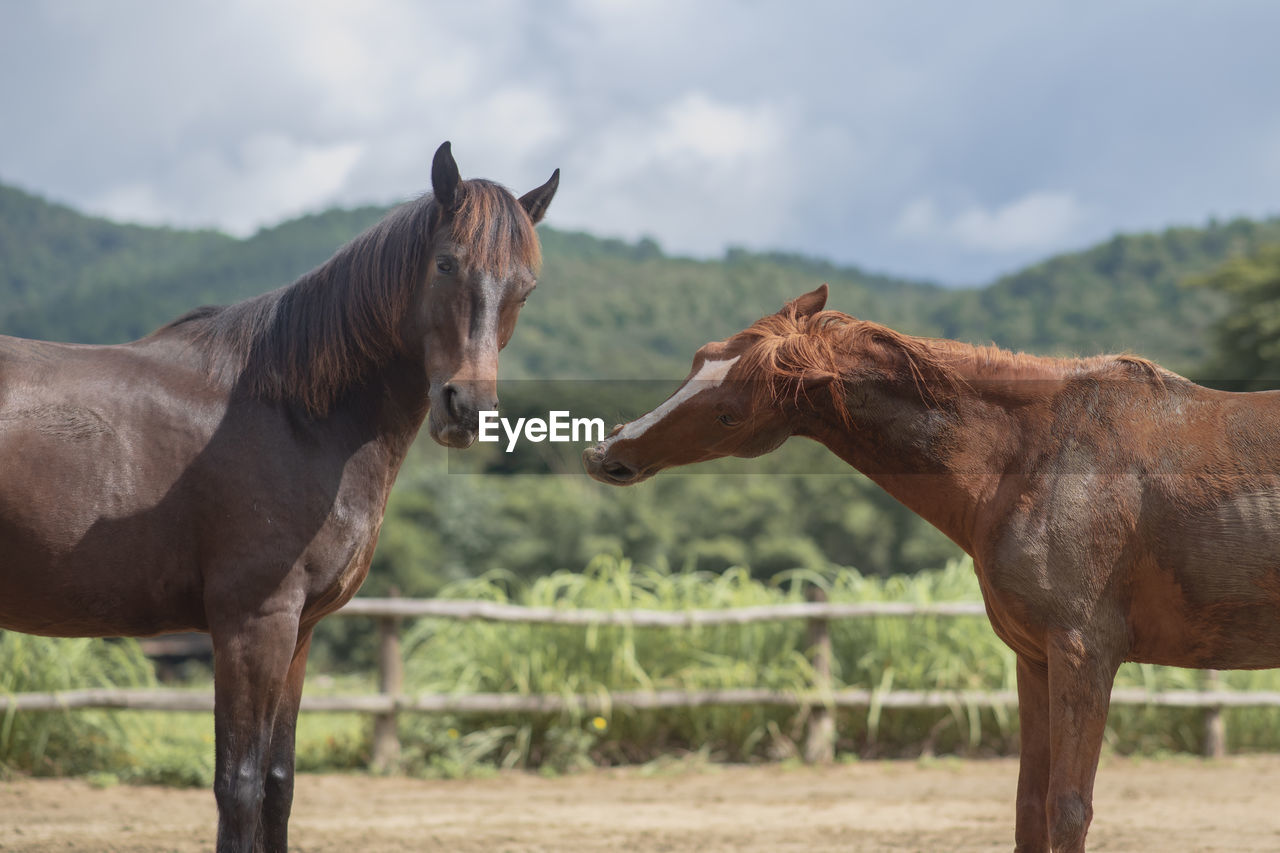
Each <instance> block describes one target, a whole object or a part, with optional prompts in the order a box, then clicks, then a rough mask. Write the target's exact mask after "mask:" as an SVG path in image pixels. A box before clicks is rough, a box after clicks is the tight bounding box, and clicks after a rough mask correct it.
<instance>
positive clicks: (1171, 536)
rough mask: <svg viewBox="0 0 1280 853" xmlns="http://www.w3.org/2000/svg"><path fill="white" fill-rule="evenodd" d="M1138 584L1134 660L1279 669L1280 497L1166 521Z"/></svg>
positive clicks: (1234, 501) (1263, 496)
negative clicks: (1277, 667)
mask: <svg viewBox="0 0 1280 853" xmlns="http://www.w3.org/2000/svg"><path fill="white" fill-rule="evenodd" d="M1156 535H1157V536H1158V540H1157V541H1158V544H1157V545H1156V547H1155V548H1154V549H1153V556H1152V557H1151V558H1150V559H1142V560H1139V561H1138V563H1137V565H1135V567H1134V572H1133V576H1132V580H1131V585H1130V591H1131V595H1130V602H1131V603H1130V612H1129V617H1130V625H1131V627H1132V630H1133V635H1134V637H1133V652H1132V657H1133V659H1135V660H1142V661H1144V662H1150V663H1164V664H1172V665H1177V666H1198V667H1212V668H1216V669H1260V668H1270V667H1276V666H1280V491H1272V490H1267V491H1260V492H1255V493H1252V494H1245V495H1238V496H1234V497H1231V498H1229V499H1225V500H1222V501H1220V502H1218V503H1217V504H1216V505H1214V506H1213V507H1211V508H1208V509H1206V510H1202V511H1198V512H1188V513H1185V514H1183V515H1181V516H1180V517H1175V518H1169V519H1166V520H1165V521H1164V522H1163V523H1162V524H1161V525H1160V530H1159V531H1158V533H1157V534H1156Z"/></svg>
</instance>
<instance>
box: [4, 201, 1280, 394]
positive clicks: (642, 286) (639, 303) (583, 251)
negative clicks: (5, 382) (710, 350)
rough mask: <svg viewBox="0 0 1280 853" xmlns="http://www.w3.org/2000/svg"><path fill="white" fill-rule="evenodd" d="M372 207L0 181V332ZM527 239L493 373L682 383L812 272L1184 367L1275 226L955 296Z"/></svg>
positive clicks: (168, 279)
mask: <svg viewBox="0 0 1280 853" xmlns="http://www.w3.org/2000/svg"><path fill="white" fill-rule="evenodd" d="M384 212H385V209H382V208H373V207H366V208H359V209H355V210H336V209H335V210H331V211H328V212H325V213H322V214H318V215H314V216H306V217H303V218H300V219H296V220H292V221H289V222H286V223H284V224H282V225H279V226H277V227H274V228H269V229H265V230H263V231H260V232H259V233H257V234H255V235H254V236H252V237H249V238H247V239H235V238H232V237H229V236H227V235H224V234H221V233H218V232H215V231H182V230H174V229H168V228H148V227H141V226H133V225H119V224H115V223H112V222H108V221H106V220H103V219H98V218H93V217H88V216H84V215H81V214H79V213H77V212H75V211H74V210H71V209H70V208H67V207H63V206H60V205H55V204H51V203H49V202H46V201H44V200H42V199H40V198H37V197H35V196H32V195H29V194H27V193H24V192H22V191H20V190H17V189H13V188H9V187H3V186H0V332H4V333H7V334H15V335H22V336H26V337H40V338H48V339H55V340H73V341H81V342H87V343H103V342H119V341H125V340H131V339H134V338H137V337H140V336H142V335H145V334H146V333H147V332H149V331H151V330H152V329H154V328H156V327H157V326H160V325H161V324H163V323H165V322H166V321H168V320H170V319H172V318H173V317H175V316H177V315H179V314H181V313H183V312H184V311H186V310H188V309H190V308H192V307H194V306H196V305H201V304H211V303H226V302H231V301H235V300H238V299H242V298H245V297H247V296H251V295H254V294H256V293H261V292H263V291H265V290H269V289H271V288H274V287H278V286H280V285H282V284H287V283H288V282H290V281H292V280H293V279H294V278H295V277H297V276H298V275H300V274H301V273H303V272H305V271H306V270H308V269H310V268H312V267H314V266H316V265H317V264H319V263H321V262H323V261H324V260H325V259H326V258H327V257H329V255H330V254H332V252H333V251H334V250H335V249H336V248H337V247H338V246H340V245H341V244H343V243H344V242H346V241H347V240H348V239H350V238H351V237H353V236H354V235H355V234H356V233H358V232H359V231H360V230H362V229H363V228H365V227H367V226H368V225H370V224H372V223H373V222H375V221H376V220H377V219H378V218H379V217H380V216H381V215H382V214H383V213H384ZM552 218H553V220H554V213H553V217H552ZM542 235H543V242H544V254H545V257H546V261H545V266H544V269H543V272H542V275H541V281H542V282H543V286H541V287H539V289H538V292H537V294H536V295H535V296H534V298H533V299H531V300H530V302H529V305H528V307H527V308H526V310H525V312H524V314H523V316H522V319H521V323H520V328H519V331H518V333H517V335H516V338H515V341H514V342H513V343H512V346H511V348H510V350H509V351H508V353H507V358H506V360H505V363H504V373H505V374H506V375H508V376H513V377H546V378H588V377H590V378H665V377H668V376H678V375H683V373H684V371H685V370H686V369H687V365H688V363H689V358H690V356H691V354H692V352H693V350H694V349H695V348H696V347H697V346H699V345H701V344H702V343H704V342H706V341H707V340H710V339H712V338H718V337H723V336H725V335H728V334H730V333H732V332H734V331H736V330H738V329H740V328H742V327H743V326H745V325H746V324H748V323H750V322H751V321H753V320H755V319H756V318H757V317H759V316H760V315H761V314H763V313H766V312H769V311H772V310H775V309H776V308H777V307H778V306H779V305H781V304H782V302H783V301H784V300H785V299H787V298H790V297H792V296H795V295H796V294H798V293H801V292H803V291H805V290H809V289H811V288H813V287H815V286H816V285H817V284H819V283H821V282H823V281H827V282H830V284H831V286H832V297H831V307H833V308H837V309H839V310H842V311H846V312H848V313H851V314H855V315H857V316H860V317H864V318H867V319H873V320H877V321H879V322H883V323H886V324H888V325H890V326H893V327H895V328H898V329H901V330H903V331H907V332H911V333H915V334H926V335H942V336H946V337H955V338H960V339H964V340H970V341H976V342H989V341H994V342H996V343H998V344H1000V345H1002V346H1006V347H1010V348H1014V349H1025V350H1028V351H1033V352H1045V353H1059V354H1066V353H1082V354H1083V353H1094V352H1099V351H1132V352H1138V353H1142V354H1144V355H1148V356H1151V357H1153V358H1155V359H1157V360H1159V361H1161V362H1163V363H1165V364H1166V365H1168V366H1170V367H1172V368H1174V369H1180V370H1189V369H1192V368H1194V367H1195V366H1196V365H1197V364H1199V363H1200V362H1201V361H1202V360H1203V358H1204V356H1205V355H1206V352H1207V342H1206V335H1205V330H1206V328H1207V326H1208V325H1209V324H1210V323H1211V322H1212V321H1213V320H1214V319H1216V318H1217V317H1218V316H1220V314H1221V312H1222V310H1223V307H1224V306H1223V304H1222V302H1221V297H1219V296H1218V295H1217V294H1215V293H1212V292H1209V291H1206V290H1204V289H1201V288H1189V287H1187V286H1185V282H1186V280H1187V279H1189V278H1191V277H1194V276H1198V275H1202V274H1204V273H1207V272H1208V271H1210V270H1212V269H1213V268H1214V267H1216V266H1217V265H1219V264H1220V263H1221V262H1222V261H1223V260H1224V259H1225V258H1227V257H1228V256H1231V255H1233V254H1237V253H1241V252H1246V251H1249V250H1251V249H1253V248H1254V247H1255V246H1256V245H1258V244H1259V243H1263V242H1276V241H1280V220H1275V219H1273V220H1268V221H1266V222H1251V221H1247V220H1237V221H1233V222H1230V223H1225V224H1210V225H1209V226H1207V227H1205V228H1178V229H1171V230H1167V231H1164V232H1162V233H1159V234H1144V235H1137V236H1118V237H1116V238H1114V239H1112V240H1110V241H1108V242H1106V243H1104V244H1102V245H1099V246H1097V247H1095V248H1092V249H1089V250H1087V251H1083V252H1077V253H1072V254H1066V255H1061V256H1058V257H1055V258H1052V259H1049V260H1047V261H1044V262H1043V263H1040V264H1037V265H1036V266H1033V267H1031V268H1028V269H1026V270H1023V271H1021V272H1019V273H1017V274H1014V275H1011V276H1007V277H1005V278H1002V279H1000V280H998V281H996V282H994V283H993V284H991V285H989V286H987V287H985V288H980V289H969V290H948V289H945V288H941V287H938V286H935V285H931V284H927V283H921V282H912V281H906V280H902V279H895V278H890V277H886V276H879V275H872V274H869V273H866V272H863V271H861V270H858V269H854V268H849V267H836V266H833V265H830V264H827V263H824V262H822V261H817V260H813V259H807V258H802V257H798V256H793V255H785V254H776V253H773V254H761V253H753V252H746V251H741V250H731V251H730V252H728V253H727V254H726V255H725V257H724V258H723V259H720V260H714V261H699V260H690V259H685V258H672V257H668V256H666V255H664V254H663V253H662V251H661V249H660V248H659V247H658V246H657V245H656V244H655V243H653V242H652V241H647V240H642V241H640V242H638V243H634V244H632V243H625V242H621V241H617V240H607V239H599V238H596V237H592V236H588V235H585V234H579V233H568V232H562V231H556V230H554V229H552V228H545V227H544V228H543V229H542Z"/></svg>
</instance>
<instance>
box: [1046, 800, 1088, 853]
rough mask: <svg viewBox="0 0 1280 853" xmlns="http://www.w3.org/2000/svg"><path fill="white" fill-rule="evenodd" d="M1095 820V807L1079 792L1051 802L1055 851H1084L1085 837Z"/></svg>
mask: <svg viewBox="0 0 1280 853" xmlns="http://www.w3.org/2000/svg"><path fill="white" fill-rule="evenodd" d="M1091 820H1093V806H1092V805H1090V804H1089V803H1087V802H1085V799H1084V797H1082V796H1080V793H1079V792H1078V791H1071V792H1069V793H1065V794H1061V795H1059V796H1057V797H1051V798H1050V800H1049V839H1050V842H1051V846H1052V848H1053V850H1054V851H1055V853H1056V851H1059V850H1061V851H1064V853H1066V851H1074V850H1084V836H1085V833H1086V832H1087V831H1088V830H1089V822H1090V821H1091Z"/></svg>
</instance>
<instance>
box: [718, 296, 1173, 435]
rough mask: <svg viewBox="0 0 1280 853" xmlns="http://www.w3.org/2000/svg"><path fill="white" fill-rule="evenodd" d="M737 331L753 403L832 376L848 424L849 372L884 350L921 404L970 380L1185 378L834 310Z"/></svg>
mask: <svg viewBox="0 0 1280 853" xmlns="http://www.w3.org/2000/svg"><path fill="white" fill-rule="evenodd" d="M735 338H737V339H739V340H743V341H745V342H746V343H747V346H746V348H745V350H744V351H743V353H742V356H741V359H740V366H739V368H738V370H739V371H740V374H739V375H741V376H743V377H744V378H746V379H748V380H756V381H754V382H753V387H754V389H755V390H754V392H753V393H754V395H755V399H754V400H753V401H752V403H753V408H754V407H758V406H763V405H776V404H777V403H778V402H779V401H781V400H785V399H790V400H798V399H801V398H808V396H809V393H810V392H809V391H808V390H806V382H805V379H806V377H808V376H812V375H814V374H818V375H823V374H826V375H832V376H834V377H835V379H834V381H832V382H831V383H830V385H829V386H828V387H829V389H830V390H829V393H830V395H831V403H832V407H833V409H834V410H835V412H836V414H837V415H838V416H839V417H840V419H841V420H842V421H843V422H845V423H846V424H847V423H849V422H850V413H849V411H848V408H847V398H846V392H847V386H848V383H849V381H850V380H851V378H852V376H851V371H852V369H853V368H854V367H855V365H857V364H859V363H862V364H865V363H866V362H867V359H868V355H869V353H878V354H880V355H881V356H882V357H876V356H875V355H872V356H871V357H872V358H873V359H874V364H875V366H876V367H878V368H881V369H883V368H884V367H885V365H886V364H892V365H894V369H895V370H896V372H897V373H898V375H899V376H900V378H901V379H902V380H903V381H904V382H907V381H909V382H911V383H912V384H913V385H914V386H915V388H916V390H917V391H918V392H919V394H920V396H921V398H922V399H923V400H924V401H925V402H926V404H932V405H939V404H942V403H945V402H946V401H948V400H952V399H954V398H955V397H956V396H958V395H959V394H961V393H962V392H963V391H964V389H965V388H967V387H968V386H969V383H970V381H971V380H975V379H1002V380H1010V379H1012V380H1020V379H1056V380H1064V379H1071V378H1077V377H1085V376H1090V377H1095V378H1113V377H1114V378H1119V377H1121V376H1123V377H1124V378H1127V379H1132V378H1134V374H1135V373H1136V374H1137V375H1138V377H1139V378H1142V379H1145V380H1148V381H1150V382H1151V383H1153V384H1155V385H1157V386H1159V387H1162V388H1163V387H1164V385H1165V384H1166V383H1167V382H1169V381H1171V380H1173V381H1183V382H1185V381H1186V380H1184V379H1183V378H1182V377H1181V376H1178V375H1177V374H1176V373H1173V372H1172V371H1168V370H1165V369H1164V368H1162V367H1160V366H1159V365H1157V364H1155V363H1154V362H1152V361H1148V360H1147V359H1145V358H1140V357H1138V356H1135V355H1129V354H1120V355H1098V356H1090V357H1088V358H1056V357H1048V356H1037V355H1030V354H1027V353H1022V352H1011V351H1009V350H1005V349H1001V348H1000V347H997V346H994V345H992V346H975V345H973V344H967V343H963V342H961V341H954V340H948V339H945V338H923V337H915V336H912V335H906V334H903V333H902V332H897V331H894V330H893V329H890V328H888V327H887V326H882V325H880V324H878V323H873V322H870V321H867V320H859V319H857V318H856V317H851V316H849V315H848V314H843V313H841V312H839V311H818V312H816V313H814V314H809V315H804V316H799V315H797V313H796V310H795V308H794V306H791V307H790V308H789V310H784V311H782V312H779V313H778V314H771V315H769V316H767V317H764V318H762V319H760V320H758V321H757V322H756V323H754V324H753V325H751V326H750V327H749V328H747V329H745V330H744V331H742V332H739V333H738V335H736V336H735Z"/></svg>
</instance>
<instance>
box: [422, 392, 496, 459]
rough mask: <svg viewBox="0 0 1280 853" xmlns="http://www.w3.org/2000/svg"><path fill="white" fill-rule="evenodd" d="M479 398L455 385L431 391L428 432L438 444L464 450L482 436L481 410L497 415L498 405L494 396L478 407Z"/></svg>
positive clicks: (484, 400) (485, 399)
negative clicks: (480, 434) (479, 435)
mask: <svg viewBox="0 0 1280 853" xmlns="http://www.w3.org/2000/svg"><path fill="white" fill-rule="evenodd" d="M478 396H481V395H477V394H476V393H475V392H474V391H472V390H471V389H469V388H467V387H466V386H464V385H460V384H455V383H452V382H449V383H446V384H444V385H441V386H440V387H439V388H438V389H436V388H433V389H432V390H431V394H430V398H431V409H430V411H429V413H428V415H427V432H429V433H430V434H431V438H432V439H434V440H435V442H436V443H437V444H443V445H444V446H445V447H453V448H457V449H462V448H465V447H470V446H471V445H472V444H473V443H474V442H475V440H476V436H477V435H478V434H479V433H480V412H481V410H482V409H483V410H487V411H497V409H498V401H497V399H496V398H494V397H492V396H491V395H483V396H484V399H483V400H482V401H480V403H477V397H478Z"/></svg>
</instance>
